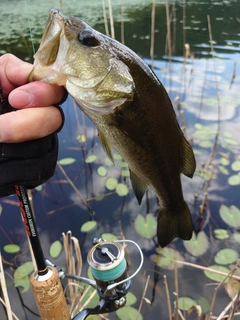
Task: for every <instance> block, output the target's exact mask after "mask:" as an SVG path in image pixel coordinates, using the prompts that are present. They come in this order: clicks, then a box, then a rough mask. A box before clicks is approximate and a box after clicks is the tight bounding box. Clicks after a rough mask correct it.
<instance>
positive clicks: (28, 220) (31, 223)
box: [15, 185, 48, 275]
mask: <svg viewBox="0 0 240 320" xmlns="http://www.w3.org/2000/svg"><path fill="white" fill-rule="evenodd" d="M15 191H16V194H17V196H18V202H19V206H20V211H21V214H22V218H23V223H24V225H25V228H26V231H27V235H28V238H29V240H30V243H31V247H32V250H33V254H34V257H35V260H36V264H37V268H38V274H39V275H44V274H46V273H47V272H48V269H47V266H46V263H45V259H44V255H43V250H42V246H41V243H40V239H39V236H38V231H37V228H36V223H35V219H34V216H33V212H32V208H31V205H30V202H29V198H28V194H27V190H26V188H25V186H22V185H15Z"/></svg>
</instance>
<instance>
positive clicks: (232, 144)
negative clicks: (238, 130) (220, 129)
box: [224, 138, 238, 146]
mask: <svg viewBox="0 0 240 320" xmlns="http://www.w3.org/2000/svg"><path fill="white" fill-rule="evenodd" d="M224 142H225V143H226V144H229V145H231V146H237V145H238V142H237V141H236V140H234V139H231V138H225V139H224Z"/></svg>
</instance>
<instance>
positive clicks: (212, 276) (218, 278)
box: [204, 265, 230, 282]
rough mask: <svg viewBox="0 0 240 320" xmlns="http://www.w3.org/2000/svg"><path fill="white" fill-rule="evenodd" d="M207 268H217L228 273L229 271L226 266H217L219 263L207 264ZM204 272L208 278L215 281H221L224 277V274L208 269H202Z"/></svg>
mask: <svg viewBox="0 0 240 320" xmlns="http://www.w3.org/2000/svg"><path fill="white" fill-rule="evenodd" d="M209 268H211V269H214V270H217V271H221V272H225V273H229V272H230V270H229V269H228V268H227V267H224V266H219V265H212V266H209ZM204 274H205V276H207V277H208V278H209V279H211V280H213V281H215V282H222V281H223V280H224V279H225V278H226V277H225V276H224V275H221V274H217V273H214V272H212V271H209V270H204Z"/></svg>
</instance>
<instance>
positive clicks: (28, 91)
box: [0, 54, 64, 143]
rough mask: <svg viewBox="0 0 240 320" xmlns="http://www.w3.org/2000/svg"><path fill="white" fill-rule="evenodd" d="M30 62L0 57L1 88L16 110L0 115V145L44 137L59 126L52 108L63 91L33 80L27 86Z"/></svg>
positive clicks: (54, 109) (61, 97)
mask: <svg viewBox="0 0 240 320" xmlns="http://www.w3.org/2000/svg"><path fill="white" fill-rule="evenodd" d="M31 70H32V65H31V64H30V63H27V62H24V61H22V60H20V59H18V58H17V57H15V56H14V55H12V54H4V55H3V56H1V57H0V86H1V88H2V91H3V94H4V96H5V97H8V101H9V103H10V105H11V106H12V107H14V108H16V109H19V110H17V111H16V112H9V113H5V114H2V115H0V143H3V142H11V143H14V142H23V141H26V140H33V139H38V138H42V137H44V136H47V135H49V134H51V133H53V132H55V131H57V130H58V128H59V127H60V126H61V124H62V115H61V112H60V111H59V110H58V109H57V108H56V107H54V106H53V105H54V104H57V103H59V101H61V100H62V99H63V97H64V88H63V87H59V86H57V85H51V84H48V83H44V82H40V81H35V82H31V83H27V78H28V75H29V73H30V72H31Z"/></svg>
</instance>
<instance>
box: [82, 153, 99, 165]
mask: <svg viewBox="0 0 240 320" xmlns="http://www.w3.org/2000/svg"><path fill="white" fill-rule="evenodd" d="M96 159H97V156H96V155H95V154H91V155H89V156H88V157H87V158H86V159H85V162H86V163H92V162H94V161H95V160H96Z"/></svg>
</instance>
